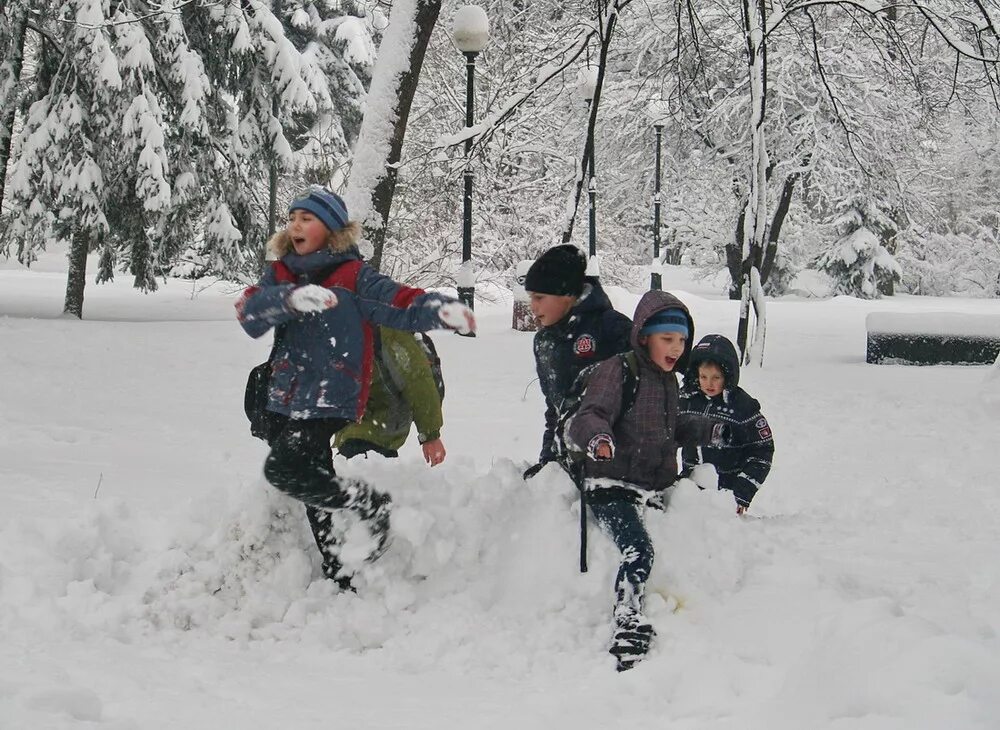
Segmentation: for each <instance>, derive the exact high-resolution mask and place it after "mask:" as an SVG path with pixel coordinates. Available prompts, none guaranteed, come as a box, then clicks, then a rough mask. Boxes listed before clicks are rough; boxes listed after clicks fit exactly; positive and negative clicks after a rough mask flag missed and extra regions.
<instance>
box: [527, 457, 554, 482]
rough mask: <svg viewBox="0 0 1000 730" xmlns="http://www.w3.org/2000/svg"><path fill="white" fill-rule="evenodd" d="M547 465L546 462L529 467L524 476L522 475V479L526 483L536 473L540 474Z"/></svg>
mask: <svg viewBox="0 0 1000 730" xmlns="http://www.w3.org/2000/svg"><path fill="white" fill-rule="evenodd" d="M548 463H549V462H547V461H539V462H538V463H537V464H535V465H534V466H529V467H528V468H527V469H525V470H524V474H523V475H522V478H523V479H524V480H525V481H528V480H529V479H531V478H532V477H533V476H535V475H536V474H537V473H538V472H540V471H541V470H542V469H544V468H545V465H546V464H548Z"/></svg>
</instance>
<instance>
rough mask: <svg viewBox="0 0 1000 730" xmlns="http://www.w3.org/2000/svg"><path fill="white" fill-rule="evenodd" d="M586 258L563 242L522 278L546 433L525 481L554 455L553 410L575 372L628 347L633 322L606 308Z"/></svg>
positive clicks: (554, 417) (572, 379)
mask: <svg viewBox="0 0 1000 730" xmlns="http://www.w3.org/2000/svg"><path fill="white" fill-rule="evenodd" d="M586 269H587V259H586V258H585V257H584V255H583V253H582V252H581V251H580V250H579V249H578V248H576V246H571V245H569V244H565V245H562V246H555V247H553V248H550V249H549V250H548V251H546V252H545V253H543V254H542V255H541V256H540V257H539V258H538V260H537V261H535V263H534V264H532V265H531V268H530V269H528V273H527V275H526V276H525V278H524V288H525V291H527V292H528V294H529V296H530V298H531V313H532V314H533V315H534V316H535V318H536V319H537V320H538V324H539V330H538V332H536V333H535V342H534V347H535V367H536V369H537V370H538V382H539V384H540V385H541V388H542V394H543V395H544V396H545V433H544V435H543V436H542V451H541V453H540V454H539V456H538V463H537V464H535V465H534V466H531V467H530V468H528V470H527V471H525V472H524V478H525V479H530V478H531V477H533V476H534V475H535V474H537V473H538V472H539V471H540V470H541V469H542V467H543V466H545V465H546V464H547V463H548V462H550V461H554V460H555V459H556V456H557V455H556V452H555V443H554V441H555V428H556V415H557V409H558V408H559V405H560V403H561V402H562V399H563V397H565V395H566V394H567V393H568V392H569V389H570V387H571V386H572V385H573V382H574V381H575V380H576V376H577V375H579V374H580V371H581V370H583V369H584V368H586V367H588V366H589V365H593V364H594V363H597V362H600V361H601V360H604V359H606V358H609V357H611V356H612V355H615V354H617V353H619V352H625V351H626V350H628V349H629V347H630V345H629V331H630V330H631V329H632V322H631V321H630V320H629V318H628V317H626V316H625V315H624V314H622V313H621V312H618V311H616V310H615V309H614V308H613V307H612V306H611V301H610V300H609V299H608V295H607V294H605V293H604V289H602V288H601V285H600V283H598V281H597V279H595V278H589V277H585V272H586Z"/></svg>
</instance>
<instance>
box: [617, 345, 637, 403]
mask: <svg viewBox="0 0 1000 730" xmlns="http://www.w3.org/2000/svg"><path fill="white" fill-rule="evenodd" d="M619 357H620V358H621V360H622V409H621V413H620V414H619V416H618V417H619V418H621V417H622V416H624V415H625V414H626V413H627V412H628V411H629V410H631V408H632V406H634V405H635V399H636V396H637V395H638V394H639V360H638V358H637V357H636V354H635V350H629V351H628V352H625V353H622V354H620V355H619Z"/></svg>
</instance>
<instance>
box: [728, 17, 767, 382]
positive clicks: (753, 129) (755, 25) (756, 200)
mask: <svg viewBox="0 0 1000 730" xmlns="http://www.w3.org/2000/svg"><path fill="white" fill-rule="evenodd" d="M766 19H767V14H766V7H765V5H764V0H743V23H744V30H745V34H746V43H747V69H748V74H749V79H750V135H751V160H750V185H749V189H748V191H747V204H746V208H744V210H745V212H746V213H745V216H744V218H743V247H742V256H743V260H742V262H741V266H740V278H739V285H740V287H741V297H740V301H741V304H740V321H739V326H738V328H737V342H736V345H737V347H738V348H739V350H740V355H741V358H742V360H743V362H744V363H747V362H749V359H748V358H749V355H750V348H748V346H747V339H748V338H749V333H750V306H751V304H752V305H753V309H754V314H755V316H756V317H757V332H756V333H755V338H754V339H755V343H754V344H755V345H757V344H760V347H757V346H755V347H754V348H753V349H754V350H755V351H756V352H759V353H760V357H762V356H763V332H764V327H765V322H764V321H763V317H764V313H763V311H762V310H761V308H760V307H759V306H758V301H759V298H758V297H756V296H754V295H753V292H751V283H752V282H754V281H759V276H760V269H761V267H762V266H763V263H764V226H765V223H764V221H765V217H766V215H767V175H768V168H769V167H770V165H769V163H768V156H767V146H766V143H765V139H764V114H765V111H766V109H767V37H766V36H765V35H764V29H765V28H766V27H767V23H766Z"/></svg>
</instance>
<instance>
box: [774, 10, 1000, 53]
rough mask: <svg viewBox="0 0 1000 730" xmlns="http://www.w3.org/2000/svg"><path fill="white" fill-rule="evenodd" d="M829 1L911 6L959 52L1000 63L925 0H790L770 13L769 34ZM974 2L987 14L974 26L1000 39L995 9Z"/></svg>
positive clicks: (872, 13)
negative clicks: (791, 18)
mask: <svg viewBox="0 0 1000 730" xmlns="http://www.w3.org/2000/svg"><path fill="white" fill-rule="evenodd" d="M825 5H841V6H845V7H853V8H857V9H859V10H862V11H864V12H866V13H869V14H870V15H873V16H874V15H878V14H879V13H884V12H887V11H888V10H890V9H891V8H897V9H898V8H905V7H909V8H911V9H913V10H915V11H917V12H918V13H920V14H921V15H923V16H924V18H925V19H926V20H927V22H928V23H930V24H931V26H932V27H933V28H934V30H935V31H936V32H937V34H938V35H939V36H940V37H941V39H942V40H944V42H945V43H947V44H948V45H949V46H951V48H952V49H953V50H954V51H955V52H956V53H958V54H959V55H960V56H964V57H966V58H971V59H973V60H975V61H982V62H983V63H998V62H1000V55H997V54H993V55H991V56H987V55H984V54H983V53H981V52H980V51H978V50H977V49H976V48H974V47H973V46H972V45H971V44H970V43H968V42H967V41H965V40H962V39H961V38H960V37H958V36H957V35H956V34H955V33H954V32H953V31H952V30H951V29H950V28H949V27H948V21H947V19H946V18H945V17H944V16H943V15H942V14H941V13H940V12H939V11H938V10H935V9H934V8H932V7H930V6H929V5H928V4H926V3H921V2H909V3H891V2H889V3H886V2H881V0H801V2H794V0H793V2H790V3H788V5H787V6H786V7H785V8H784V9H783V10H782V11H780V12H775V13H773V14H772V15H771V17H770V22H769V23H768V28H767V33H766V34H765V35H770V34H771V33H772V32H773V31H774V30H776V29H777V28H778V27H779V26H780V25H781V24H782V23H783V22H784V21H785V20H786V19H787V18H788V17H789V16H791V15H792V13H794V12H796V11H799V10H808V9H809V8H814V7H820V6H825ZM971 5H974V6H975V8H976V10H977V11H978V12H979V15H980V16H981V17H982V18H983V21H984V24H983V25H982V26H976V27H975V28H974V29H975V31H976V33H977V34H979V33H981V32H982V31H985V30H989V31H990V33H991V34H992V35H993V37H994V38H996V39H997V40H998V41H1000V24H998V18H997V16H996V15H995V14H994V13H993V11H992V10H990V9H989V8H987V7H986V6H985V4H984V3H982V2H981V1H980V0H973V2H972V3H971ZM962 20H963V21H964V22H966V23H969V24H970V25H971V24H972V23H971V20H969V19H968V18H963V19H962Z"/></svg>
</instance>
